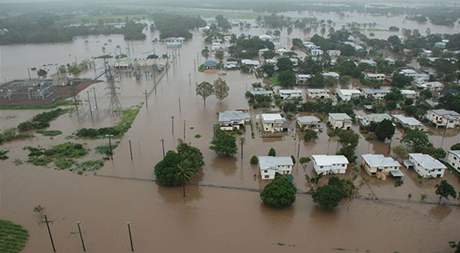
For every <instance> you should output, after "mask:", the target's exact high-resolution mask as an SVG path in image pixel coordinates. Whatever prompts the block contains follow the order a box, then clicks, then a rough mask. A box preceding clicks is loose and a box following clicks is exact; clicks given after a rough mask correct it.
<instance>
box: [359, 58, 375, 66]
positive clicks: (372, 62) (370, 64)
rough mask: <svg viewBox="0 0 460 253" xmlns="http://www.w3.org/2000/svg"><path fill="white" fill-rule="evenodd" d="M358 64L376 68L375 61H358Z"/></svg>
mask: <svg viewBox="0 0 460 253" xmlns="http://www.w3.org/2000/svg"><path fill="white" fill-rule="evenodd" d="M359 64H367V65H369V66H372V67H375V66H377V62H375V61H374V60H372V59H368V60H365V59H363V60H360V61H359Z"/></svg>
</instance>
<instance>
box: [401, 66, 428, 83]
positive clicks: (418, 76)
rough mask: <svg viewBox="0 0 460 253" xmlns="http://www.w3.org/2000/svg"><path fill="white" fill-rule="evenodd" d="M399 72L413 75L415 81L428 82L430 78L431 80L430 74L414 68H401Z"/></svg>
mask: <svg viewBox="0 0 460 253" xmlns="http://www.w3.org/2000/svg"><path fill="white" fill-rule="evenodd" d="M399 74H401V75H404V76H408V77H412V78H413V80H414V82H415V83H421V82H428V80H430V75H428V74H426V73H418V72H417V71H415V70H413V69H401V70H400V71H399Z"/></svg>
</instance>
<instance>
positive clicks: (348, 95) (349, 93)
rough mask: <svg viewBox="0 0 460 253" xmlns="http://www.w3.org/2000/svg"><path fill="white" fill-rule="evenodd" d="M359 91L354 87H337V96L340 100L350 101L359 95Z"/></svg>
mask: <svg viewBox="0 0 460 253" xmlns="http://www.w3.org/2000/svg"><path fill="white" fill-rule="evenodd" d="M361 94H362V93H361V91H360V90H356V89H338V90H337V97H339V98H340V100H342V101H350V100H352V99H354V98H359V97H360V96H361Z"/></svg>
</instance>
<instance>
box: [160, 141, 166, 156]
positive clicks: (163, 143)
mask: <svg viewBox="0 0 460 253" xmlns="http://www.w3.org/2000/svg"><path fill="white" fill-rule="evenodd" d="M161 148H162V150H163V158H165V139H163V138H162V139H161Z"/></svg>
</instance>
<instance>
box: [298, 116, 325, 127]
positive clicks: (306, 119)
mask: <svg viewBox="0 0 460 253" xmlns="http://www.w3.org/2000/svg"><path fill="white" fill-rule="evenodd" d="M320 121H321V120H320V119H319V118H318V117H316V116H301V117H298V118H297V122H299V124H301V125H310V124H317V123H319V122H320Z"/></svg>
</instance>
